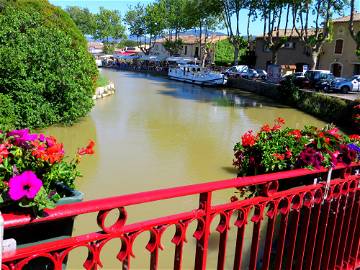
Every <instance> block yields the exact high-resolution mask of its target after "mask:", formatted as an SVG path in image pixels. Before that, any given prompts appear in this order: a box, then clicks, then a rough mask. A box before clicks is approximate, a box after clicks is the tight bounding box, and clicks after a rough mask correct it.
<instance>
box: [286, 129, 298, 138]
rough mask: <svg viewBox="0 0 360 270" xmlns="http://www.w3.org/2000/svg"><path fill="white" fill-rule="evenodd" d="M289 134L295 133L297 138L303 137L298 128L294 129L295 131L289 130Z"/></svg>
mask: <svg viewBox="0 0 360 270" xmlns="http://www.w3.org/2000/svg"><path fill="white" fill-rule="evenodd" d="M289 135H293V136H295V138H296V139H300V138H301V131H300V130H298V129H294V130H293V131H290V132H289Z"/></svg>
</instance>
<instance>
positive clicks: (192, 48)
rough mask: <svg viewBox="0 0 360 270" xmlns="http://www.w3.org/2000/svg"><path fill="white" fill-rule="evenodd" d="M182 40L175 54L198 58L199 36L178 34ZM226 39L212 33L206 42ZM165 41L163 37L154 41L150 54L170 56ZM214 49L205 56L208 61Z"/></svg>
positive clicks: (211, 58) (213, 42) (210, 59)
mask: <svg viewBox="0 0 360 270" xmlns="http://www.w3.org/2000/svg"><path fill="white" fill-rule="evenodd" d="M180 38H181V39H182V41H183V46H182V48H181V50H180V52H179V54H178V55H177V56H180V57H191V58H197V59H200V53H201V52H200V42H199V37H198V36H195V35H187V36H180ZM204 39H205V38H204V37H203V38H202V42H203V43H204ZM224 39H227V36H226V35H212V36H209V37H208V38H207V42H208V43H211V44H215V43H216V42H218V41H221V40H224ZM164 42H165V38H163V39H159V40H157V41H156V42H155V45H154V47H153V48H152V49H151V54H152V55H157V56H160V57H161V58H166V57H169V56H170V53H169V52H168V51H167V50H166V49H165V47H164V46H163V43H164ZM202 45H203V44H202ZM214 55H215V50H211V51H210V54H209V56H208V58H207V61H208V62H211V63H212V62H213V61H214Z"/></svg>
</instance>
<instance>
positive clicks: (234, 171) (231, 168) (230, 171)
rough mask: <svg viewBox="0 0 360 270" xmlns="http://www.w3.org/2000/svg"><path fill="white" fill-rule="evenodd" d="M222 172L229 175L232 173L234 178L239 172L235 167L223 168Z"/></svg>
mask: <svg viewBox="0 0 360 270" xmlns="http://www.w3.org/2000/svg"><path fill="white" fill-rule="evenodd" d="M221 169H222V170H224V171H226V172H228V173H231V174H233V175H234V177H235V176H236V175H237V173H238V171H237V169H236V168H234V167H221Z"/></svg>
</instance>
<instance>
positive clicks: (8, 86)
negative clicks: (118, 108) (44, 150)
mask: <svg viewBox="0 0 360 270" xmlns="http://www.w3.org/2000/svg"><path fill="white" fill-rule="evenodd" d="M0 26H1V27H0V62H1V63H2V64H1V65H0V92H1V95H0V104H1V107H2V109H1V110H0V128H1V129H2V128H6V129H9V128H25V127H28V128H37V127H45V126H49V125H52V124H55V123H66V124H71V123H73V122H74V121H76V120H77V119H79V118H80V117H83V116H85V115H86V114H87V113H88V112H89V111H90V110H91V108H92V106H93V101H92V95H93V94H94V91H95V81H96V78H97V75H98V71H97V68H96V65H95V61H94V59H93V57H92V56H91V54H89V53H88V52H87V46H86V40H85V38H84V36H83V35H82V33H81V32H80V31H79V29H77V27H76V25H75V24H74V22H73V21H72V20H71V18H70V16H69V15H68V14H67V13H66V12H64V11H62V10H61V9H60V8H56V7H54V6H52V5H50V4H49V3H48V2H47V1H42V0H31V1H29V0H18V1H16V2H6V3H5V5H4V7H3V9H2V10H1V11H0ZM10 114H11V115H12V117H8V116H9V115H10Z"/></svg>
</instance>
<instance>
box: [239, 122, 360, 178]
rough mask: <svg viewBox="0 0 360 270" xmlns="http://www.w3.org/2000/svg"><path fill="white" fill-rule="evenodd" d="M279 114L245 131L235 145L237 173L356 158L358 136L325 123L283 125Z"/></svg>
mask: <svg viewBox="0 0 360 270" xmlns="http://www.w3.org/2000/svg"><path fill="white" fill-rule="evenodd" d="M284 124H285V121H284V120H283V119H282V118H278V119H276V120H275V123H274V125H272V126H270V125H269V124H265V125H263V126H262V127H261V129H260V130H259V131H258V132H257V133H256V134H255V133H253V131H248V132H246V133H245V134H244V135H243V136H242V137H241V142H238V143H236V144H235V147H234V155H235V158H234V161H233V164H234V166H235V167H236V168H237V169H238V171H239V175H242V176H244V175H256V174H261V173H267V172H276V171H282V170H290V169H293V168H320V167H322V166H323V167H331V166H336V165H337V164H338V163H339V162H341V163H344V164H347V165H348V164H350V163H351V162H354V161H357V159H358V154H359V152H360V147H359V145H360V136H359V135H350V136H346V135H344V134H340V133H339V130H338V129H337V128H336V127H334V126H332V125H328V126H325V127H324V128H322V129H319V128H316V127H313V126H307V127H305V128H304V129H302V130H299V129H291V128H288V127H285V128H283V127H282V126H283V125H284Z"/></svg>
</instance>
